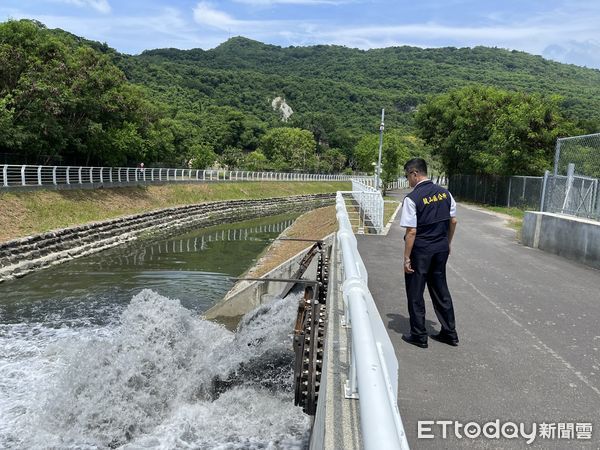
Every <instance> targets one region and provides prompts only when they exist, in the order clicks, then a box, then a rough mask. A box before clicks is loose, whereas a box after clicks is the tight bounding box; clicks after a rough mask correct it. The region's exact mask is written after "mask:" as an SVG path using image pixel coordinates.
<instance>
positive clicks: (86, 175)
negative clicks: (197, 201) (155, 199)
mask: <svg viewBox="0 0 600 450" xmlns="http://www.w3.org/2000/svg"><path fill="white" fill-rule="evenodd" d="M351 178H352V176H351V175H324V174H310V173H283V172H250V171H245V170H196V169H163V168H136V167H84V166H80V167H76V166H39V165H21V166H19V165H10V164H4V165H0V189H1V188H11V187H40V186H46V187H51V186H59V185H63V186H66V185H78V186H84V185H87V186H93V185H96V184H99V185H105V184H110V185H119V184H123V185H126V184H139V183H142V184H150V183H169V182H173V183H175V182H196V181H348V180H350V179H351ZM361 179H362V177H361Z"/></svg>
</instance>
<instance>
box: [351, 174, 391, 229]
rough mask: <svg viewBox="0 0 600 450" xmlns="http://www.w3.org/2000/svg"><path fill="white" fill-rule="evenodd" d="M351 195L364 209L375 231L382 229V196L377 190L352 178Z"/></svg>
mask: <svg viewBox="0 0 600 450" xmlns="http://www.w3.org/2000/svg"><path fill="white" fill-rule="evenodd" d="M351 194H352V197H353V198H354V200H355V201H356V202H357V203H358V204H359V206H360V209H361V210H362V211H364V213H365V214H366V216H367V218H368V219H369V220H370V222H371V224H372V226H373V228H374V229H375V230H376V231H377V233H381V232H382V231H383V225H384V224H383V206H384V203H383V197H382V195H381V192H379V190H377V189H375V188H373V187H371V186H368V185H367V184H365V183H363V182H362V181H359V180H356V179H353V180H352V192H351Z"/></svg>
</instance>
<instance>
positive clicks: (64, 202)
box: [0, 182, 348, 242]
mask: <svg viewBox="0 0 600 450" xmlns="http://www.w3.org/2000/svg"><path fill="white" fill-rule="evenodd" d="M347 185H348V183H343V182H268V183H267V182H265V183H259V182H237V183H236V182H233V183H229V182H219V183H212V184H211V183H199V184H181V185H174V184H171V185H152V186H137V187H119V188H110V189H85V190H58V191H49V190H36V191H0V212H1V214H0V242H4V241H9V240H11V239H15V238H20V237H24V236H29V235H32V234H37V233H43V232H46V231H50V230H56V229H59V228H66V227H70V226H75V225H81V224H86V223H89V222H96V221H102V220H107V219H114V218H117V217H121V216H127V215H132V214H140V213H144V212H149V211H153V210H157V209H162V208H169V207H174V206H184V205H191V204H197V203H204V202H209V201H217V200H245V199H261V198H269V197H289V196H292V195H302V194H317V193H325V192H335V191H337V190H344V189H347V188H348V186H347Z"/></svg>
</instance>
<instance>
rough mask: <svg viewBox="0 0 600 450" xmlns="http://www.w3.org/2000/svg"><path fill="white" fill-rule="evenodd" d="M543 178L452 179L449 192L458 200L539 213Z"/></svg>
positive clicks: (473, 177) (452, 177) (493, 176)
mask: <svg viewBox="0 0 600 450" xmlns="http://www.w3.org/2000/svg"><path fill="white" fill-rule="evenodd" d="M542 187H543V178H542V177H521V176H514V177H506V176H499V175H453V176H451V177H450V179H449V181H448V190H449V191H450V192H451V193H452V195H453V196H454V197H455V198H457V199H459V200H463V201H464V200H466V201H471V202H476V203H483V204H486V205H492V206H508V207H519V208H529V209H535V210H537V209H539V207H540V199H541V196H542Z"/></svg>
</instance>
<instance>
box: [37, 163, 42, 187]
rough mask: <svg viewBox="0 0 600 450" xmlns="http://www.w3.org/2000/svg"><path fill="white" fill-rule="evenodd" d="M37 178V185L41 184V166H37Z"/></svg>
mask: <svg viewBox="0 0 600 450" xmlns="http://www.w3.org/2000/svg"><path fill="white" fill-rule="evenodd" d="M37 179H38V186H41V185H42V166H38V168H37Z"/></svg>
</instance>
